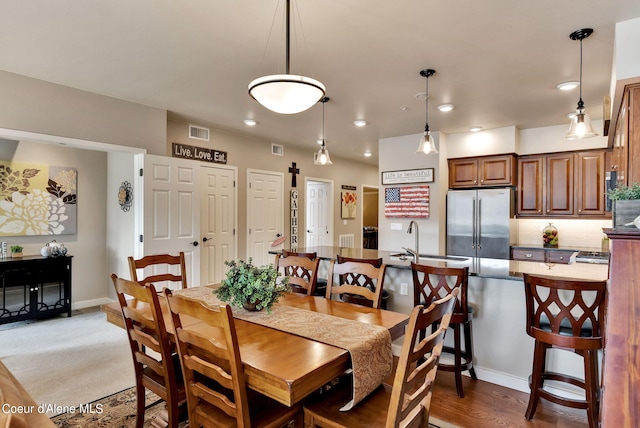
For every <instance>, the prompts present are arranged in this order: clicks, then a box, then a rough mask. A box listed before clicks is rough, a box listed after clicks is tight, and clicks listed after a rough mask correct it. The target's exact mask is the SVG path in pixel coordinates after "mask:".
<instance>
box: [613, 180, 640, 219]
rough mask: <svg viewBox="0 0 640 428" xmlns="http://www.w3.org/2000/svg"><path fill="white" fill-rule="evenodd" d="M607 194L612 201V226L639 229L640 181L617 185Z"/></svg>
mask: <svg viewBox="0 0 640 428" xmlns="http://www.w3.org/2000/svg"><path fill="white" fill-rule="evenodd" d="M608 196H609V199H611V201H612V202H613V228H614V229H620V228H629V227H636V228H639V229H640V183H633V184H631V185H630V186H624V185H623V186H618V187H616V188H615V189H611V190H609V193H608Z"/></svg>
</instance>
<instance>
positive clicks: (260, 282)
mask: <svg viewBox="0 0 640 428" xmlns="http://www.w3.org/2000/svg"><path fill="white" fill-rule="evenodd" d="M224 264H225V265H227V266H228V267H229V270H228V272H227V276H226V278H225V279H224V280H223V281H222V284H221V285H220V287H219V288H217V289H216V290H214V293H215V294H216V295H217V296H218V298H219V299H220V300H222V301H223V302H227V303H229V304H230V305H232V306H235V307H238V308H245V309H247V310H253V311H259V310H262V309H266V310H267V312H271V307H272V306H273V304H274V303H276V302H277V301H278V299H279V298H280V296H282V294H283V293H287V292H289V291H290V290H291V289H290V287H289V277H288V276H282V277H280V276H278V270H277V269H276V268H274V267H273V265H265V266H261V267H257V266H254V265H253V262H252V260H251V258H249V261H248V262H245V261H244V260H238V261H236V260H231V261H229V260H227V261H225V262H224Z"/></svg>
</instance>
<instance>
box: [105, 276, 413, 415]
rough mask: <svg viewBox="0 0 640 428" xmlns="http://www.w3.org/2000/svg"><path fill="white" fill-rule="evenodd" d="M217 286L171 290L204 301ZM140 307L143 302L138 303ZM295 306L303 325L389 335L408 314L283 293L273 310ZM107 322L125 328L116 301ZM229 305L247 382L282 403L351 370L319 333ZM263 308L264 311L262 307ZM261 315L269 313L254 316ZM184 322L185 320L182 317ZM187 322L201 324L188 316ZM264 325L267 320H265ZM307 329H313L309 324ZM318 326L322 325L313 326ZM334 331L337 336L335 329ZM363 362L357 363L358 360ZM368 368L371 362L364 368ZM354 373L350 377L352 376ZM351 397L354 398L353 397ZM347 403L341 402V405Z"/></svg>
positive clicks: (343, 352) (348, 356)
mask: <svg viewBox="0 0 640 428" xmlns="http://www.w3.org/2000/svg"><path fill="white" fill-rule="evenodd" d="M216 287H217V285H207V286H201V287H191V288H188V289H185V290H176V291H174V293H177V294H185V297H187V296H188V298H192V299H197V300H202V301H205V300H209V299H210V298H212V297H209V296H212V295H213V290H214V289H215V288H216ZM160 296H161V297H160V305H161V308H162V312H163V316H164V321H165V324H166V327H167V332H168V334H169V336H170V339H171V340H174V338H173V336H174V328H173V323H172V322H171V317H170V312H169V308H168V305H167V302H166V298H164V295H163V294H160ZM137 304H138V305H139V307H141V308H142V309H143V310H144V305H145V304H144V303H140V302H138V303H137ZM278 308H281V309H282V311H281V312H285V311H284V309H287V311H286V312H291V311H296V312H294V313H296V314H299V318H300V319H301V320H303V322H299V323H298V324H300V325H303V324H305V322H306V320H313V321H315V322H321V323H322V325H323V327H324V329H325V330H327V326H328V325H330V324H331V321H332V320H335V321H336V322H337V323H338V325H340V323H345V322H355V323H356V324H353V325H356V326H358V325H360V324H362V327H366V326H371V327H372V328H378V329H379V328H380V327H382V328H383V329H386V331H388V336H389V337H390V339H391V340H394V339H397V338H399V337H401V336H403V335H404V332H405V328H406V325H407V324H408V321H409V315H407V314H402V313H397V312H393V311H388V310H384V309H374V308H370V307H365V306H360V305H356V304H352V303H346V302H342V301H338V300H329V299H325V298H324V297H318V296H307V295H302V294H296V293H286V294H285V295H283V296H282V297H281V298H280V300H279V301H278V302H277V303H276V304H275V305H274V307H273V309H272V310H273V311H275V312H277V311H278ZM101 310H102V311H103V312H104V313H105V314H106V318H107V321H109V322H110V323H112V324H115V325H117V326H119V327H122V328H124V322H123V320H122V312H121V308H120V305H119V303H118V302H113V303H106V304H103V305H101ZM233 310H234V323H235V327H236V332H237V336H238V344H239V347H240V356H241V358H242V362H243V367H244V373H245V379H246V382H247V386H248V387H249V388H250V389H252V390H255V391H257V392H259V393H261V394H264V395H266V396H268V397H270V398H272V399H274V400H276V401H278V402H280V403H282V404H284V405H287V406H293V405H295V404H296V403H299V402H300V401H301V400H303V399H304V398H305V397H307V396H309V395H310V394H312V393H313V392H315V391H317V390H319V389H320V388H322V387H323V386H324V385H327V384H328V383H330V382H331V381H332V380H334V379H336V378H337V377H339V376H341V375H342V374H344V373H345V372H346V371H347V370H351V369H353V365H354V364H353V363H354V361H352V357H353V355H355V354H353V353H352V351H350V350H349V349H346V348H344V347H341V346H336V345H335V344H329V343H327V341H326V340H324V338H320V339H314V338H313V337H308V336H309V335H308V334H306V333H305V334H304V335H301V334H300V333H298V332H297V331H293V332H292V331H285V330H283V329H280V328H274V327H270V326H268V325H265V324H264V323H263V321H255V320H254V321H250V320H248V319H251V316H249V317H247V316H246V315H250V314H244V315H245V316H243V313H244V312H246V311H245V310H244V309H240V310H238V309H237V308H233ZM263 312H264V311H263ZM258 317H259V318H262V319H263V320H264V319H265V318H268V317H269V314H268V313H263V314H261V315H258ZM183 322H184V321H183ZM186 323H187V324H188V325H194V324H195V323H201V321H199V320H196V319H192V320H187V322H186ZM267 324H268V323H267ZM309 330H314V328H313V326H312V328H310V329H309ZM318 330H321V329H318ZM337 333H338V336H339V335H340V334H339V332H337ZM359 364H360V365H362V362H361V363H359ZM364 365H366V366H375V362H374V361H372V362H370V363H367V362H366V361H365V362H364ZM365 369H366V370H369V369H370V367H366V368H365ZM354 377H355V376H354ZM352 401H353V400H352ZM345 407H346V406H345Z"/></svg>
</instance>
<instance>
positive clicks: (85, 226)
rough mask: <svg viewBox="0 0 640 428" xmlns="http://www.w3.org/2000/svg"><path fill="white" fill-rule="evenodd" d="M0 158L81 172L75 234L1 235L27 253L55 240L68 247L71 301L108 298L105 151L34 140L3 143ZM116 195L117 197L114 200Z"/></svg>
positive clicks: (3, 238)
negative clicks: (106, 288)
mask: <svg viewBox="0 0 640 428" xmlns="http://www.w3.org/2000/svg"><path fill="white" fill-rule="evenodd" d="M0 159H2V160H9V161H14V162H24V163H31V164H40V165H60V166H69V167H73V168H76V169H77V171H78V192H77V195H78V225H77V226H78V229H77V234H75V235H56V236H21V237H2V238H1V239H2V240H3V241H7V242H8V245H12V244H20V245H22V246H23V247H24V251H23V252H24V254H25V255H39V254H40V248H41V247H42V246H43V245H45V244H46V243H47V242H50V241H51V240H52V239H55V240H56V241H57V242H59V243H63V244H64V245H65V247H67V248H68V251H69V253H68V254H70V255H73V261H72V271H73V272H72V291H71V298H72V303H75V302H83V303H84V305H85V306H87V305H90V304H91V302H96V303H95V304H97V303H99V302H100V301H101V300H100V299H102V298H104V297H105V286H104V284H105V278H107V270H106V247H105V236H106V224H107V216H106V199H107V198H106V182H107V168H106V154H105V153H102V152H96V151H90V150H77V149H73V148H66V147H61V146H56V145H49V144H38V143H32V142H20V143H18V142H9V141H6V140H2V142H1V143H0ZM115 196H116V195H115V194H114V199H115Z"/></svg>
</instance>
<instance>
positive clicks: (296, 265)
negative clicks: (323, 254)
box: [274, 253, 320, 296]
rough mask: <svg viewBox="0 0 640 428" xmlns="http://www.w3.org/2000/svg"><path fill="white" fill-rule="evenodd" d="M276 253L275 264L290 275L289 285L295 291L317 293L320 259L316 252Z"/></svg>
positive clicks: (310, 294)
mask: <svg viewBox="0 0 640 428" xmlns="http://www.w3.org/2000/svg"><path fill="white" fill-rule="evenodd" d="M298 254H301V255H295V254H292V253H287V254H286V255H285V254H284V253H283V254H276V260H275V262H274V266H275V268H276V269H278V270H280V271H281V272H283V273H284V274H285V275H286V276H288V277H289V285H290V286H291V289H292V291H294V292H295V293H300V294H306V295H308V296H313V295H315V292H316V286H317V284H318V266H319V265H320V259H319V258H318V257H316V253H298Z"/></svg>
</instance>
